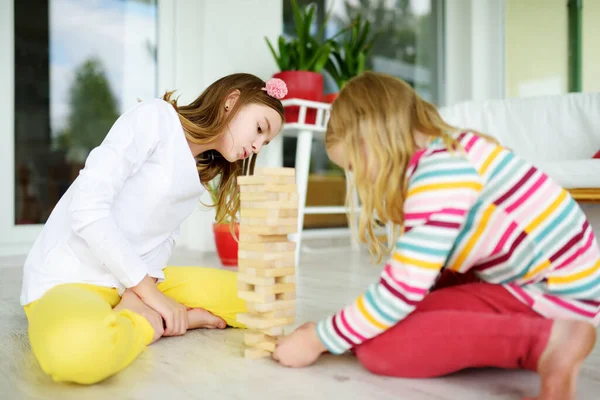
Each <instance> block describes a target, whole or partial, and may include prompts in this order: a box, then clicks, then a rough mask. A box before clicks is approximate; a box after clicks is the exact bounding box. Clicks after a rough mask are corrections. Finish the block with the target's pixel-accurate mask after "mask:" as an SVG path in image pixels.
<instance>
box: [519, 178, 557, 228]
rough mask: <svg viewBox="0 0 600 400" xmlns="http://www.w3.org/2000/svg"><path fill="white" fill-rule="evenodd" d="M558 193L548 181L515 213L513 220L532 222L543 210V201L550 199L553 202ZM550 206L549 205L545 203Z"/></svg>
mask: <svg viewBox="0 0 600 400" xmlns="http://www.w3.org/2000/svg"><path fill="white" fill-rule="evenodd" d="M557 192H558V190H557V188H556V187H555V186H554V185H552V184H550V183H549V181H546V185H545V186H544V185H542V187H541V188H540V189H539V190H538V191H537V192H536V193H535V195H533V196H531V197H529V198H528V199H527V201H525V203H524V204H522V205H521V207H520V208H519V209H518V210H516V211H515V213H516V214H515V218H514V219H515V220H517V221H533V219H534V218H535V216H537V215H539V214H540V213H541V212H542V211H544V209H545V207H546V206H545V205H544V202H545V200H547V199H549V198H551V197H552V199H553V200H554V199H555V198H556V196H552V195H556V194H557ZM547 204H550V203H547Z"/></svg>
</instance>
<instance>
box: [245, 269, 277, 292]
mask: <svg viewBox="0 0 600 400" xmlns="http://www.w3.org/2000/svg"><path fill="white" fill-rule="evenodd" d="M237 279H238V282H243V283H246V284H249V285H274V284H275V278H274V277H261V276H252V275H247V274H244V273H240V272H238V274H237ZM238 288H239V286H238Z"/></svg>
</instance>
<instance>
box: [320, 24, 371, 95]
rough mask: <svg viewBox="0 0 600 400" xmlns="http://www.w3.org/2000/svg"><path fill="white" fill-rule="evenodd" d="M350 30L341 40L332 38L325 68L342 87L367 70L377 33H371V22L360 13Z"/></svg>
mask: <svg viewBox="0 0 600 400" xmlns="http://www.w3.org/2000/svg"><path fill="white" fill-rule="evenodd" d="M349 29H350V32H348V34H347V35H346V36H345V37H342V39H341V40H337V41H336V40H333V39H332V40H331V43H332V50H331V53H330V57H329V58H328V60H327V63H326V65H325V70H326V71H327V72H328V73H329V74H330V75H331V77H332V78H333V79H334V80H335V82H336V83H337V85H338V87H339V88H340V89H341V88H342V87H343V86H344V85H345V84H346V82H348V81H349V80H350V79H351V78H353V77H355V76H357V75H360V74H361V73H363V72H364V71H365V65H366V62H367V58H368V56H369V54H370V52H371V50H372V48H373V42H374V41H375V38H376V37H377V35H376V34H375V35H372V37H370V38H369V36H370V33H371V23H370V22H369V20H367V19H364V20H363V19H362V17H361V16H360V15H358V16H357V17H356V18H355V19H354V21H353V22H352V24H351V25H350V27H349Z"/></svg>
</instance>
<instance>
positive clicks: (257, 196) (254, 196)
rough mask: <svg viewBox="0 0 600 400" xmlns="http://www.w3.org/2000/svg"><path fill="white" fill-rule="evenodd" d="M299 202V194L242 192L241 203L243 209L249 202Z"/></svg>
mask: <svg viewBox="0 0 600 400" xmlns="http://www.w3.org/2000/svg"><path fill="white" fill-rule="evenodd" d="M292 200H293V201H298V193H288V192H283V193H277V192H264V191H260V192H258V191H257V192H241V193H240V201H241V205H242V207H244V203H245V202H247V201H250V202H252V201H292Z"/></svg>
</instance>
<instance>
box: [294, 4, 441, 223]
mask: <svg viewBox="0 0 600 400" xmlns="http://www.w3.org/2000/svg"><path fill="white" fill-rule="evenodd" d="M298 4H299V5H300V6H301V7H303V6H306V5H308V4H314V5H315V6H316V8H317V9H316V13H315V14H316V16H317V18H316V21H315V24H314V26H313V29H312V32H313V34H317V32H318V29H319V27H320V26H321V25H322V24H323V21H324V20H325V17H326V14H327V13H330V16H329V20H328V21H327V24H326V29H325V31H326V32H325V36H326V37H325V39H327V38H330V37H331V36H333V35H335V34H336V33H337V32H339V30H340V29H341V28H342V27H344V26H347V25H348V24H349V23H350V22H351V21H352V20H353V19H354V18H355V17H356V16H357V15H361V16H362V18H367V19H368V20H370V21H371V26H372V30H375V29H376V30H377V31H378V36H377V38H376V40H375V42H374V45H373V49H372V51H371V53H370V57H369V59H368V60H367V69H369V70H372V71H378V72H384V73H387V74H390V75H393V76H396V77H398V78H400V79H403V80H404V81H406V82H407V83H409V84H410V85H411V86H412V87H414V88H415V90H416V91H417V92H418V93H419V95H421V96H422V97H423V98H424V99H425V100H427V101H430V102H432V103H434V104H439V103H440V102H441V99H442V97H443V92H442V89H443V88H442V79H441V76H442V67H443V56H442V54H443V41H442V37H443V36H442V29H443V22H442V21H443V6H444V1H443V0H317V1H314V0H313V1H311V0H298ZM283 30H284V34H286V35H290V36H292V35H294V32H295V28H294V16H293V12H292V6H291V2H290V0H283ZM323 75H324V77H325V92H326V93H331V92H335V91H337V90H338V88H337V87H336V86H335V83H334V82H333V80H332V79H330V77H328V75H327V72H323ZM295 152H296V140H295V139H294V138H285V140H284V165H285V166H289V167H293V166H294V162H295ZM318 175H320V176H318ZM332 175H334V176H337V177H339V179H337V181H336V179H335V178H333V177H332ZM324 182H327V183H324ZM332 185H333V186H332ZM323 186H328V187H329V189H328V190H327V193H329V194H327V193H326V192H323V191H320V190H319V187H323ZM344 193H345V186H344V183H343V174H342V173H341V171H339V170H338V169H337V168H336V167H334V166H333V165H332V164H331V163H330V162H329V160H328V157H327V154H326V152H325V149H324V148H323V146H322V144H321V143H319V142H315V143H314V145H313V149H312V154H311V178H310V179H309V186H308V194H307V205H333V204H336V205H341V204H342V203H343V198H344ZM333 196H335V198H333ZM340 199H341V202H340ZM313 220H314V221H320V222H318V223H317V222H315V224H314V226H315V227H316V226H317V225H318V226H323V225H327V224H328V225H329V226H342V225H345V224H346V222H345V216H343V215H341V216H332V217H328V218H327V219H326V221H329V222H326V221H325V219H324V218H323V217H322V216H318V215H314V216H313V215H307V218H306V221H307V225H306V227H311V222H310V221H313Z"/></svg>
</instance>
